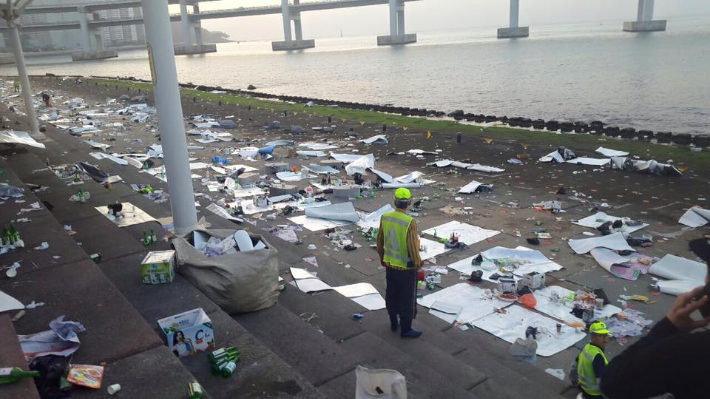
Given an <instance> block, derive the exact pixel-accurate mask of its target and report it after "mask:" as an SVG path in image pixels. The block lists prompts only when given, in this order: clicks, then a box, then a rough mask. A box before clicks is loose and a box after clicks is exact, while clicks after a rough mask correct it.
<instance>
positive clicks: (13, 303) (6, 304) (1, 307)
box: [0, 291, 25, 313]
mask: <svg viewBox="0 0 710 399" xmlns="http://www.w3.org/2000/svg"><path fill="white" fill-rule="evenodd" d="M24 308H25V305H23V304H22V302H20V301H18V300H17V299H15V298H13V297H11V296H10V295H8V294H6V293H4V292H2V291H0V313H2V312H7V311H8V310H20V309H24Z"/></svg>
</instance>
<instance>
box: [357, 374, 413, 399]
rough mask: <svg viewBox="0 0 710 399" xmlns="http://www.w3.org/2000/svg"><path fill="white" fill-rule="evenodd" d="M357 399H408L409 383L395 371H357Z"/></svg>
mask: <svg viewBox="0 0 710 399" xmlns="http://www.w3.org/2000/svg"><path fill="white" fill-rule="evenodd" d="M355 376H356V377H357V382H356V385H355V399H407V381H406V380H405V378H404V376H403V375H402V374H400V373H399V372H398V371H395V370H387V369H380V370H371V369H368V368H365V367H362V366H357V369H355Z"/></svg>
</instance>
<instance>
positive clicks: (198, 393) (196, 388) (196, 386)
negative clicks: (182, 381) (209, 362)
mask: <svg viewBox="0 0 710 399" xmlns="http://www.w3.org/2000/svg"><path fill="white" fill-rule="evenodd" d="M187 393H188V395H189V396H190V399H202V398H204V396H205V395H204V393H203V392H202V385H200V383H199V382H197V381H192V382H190V385H188V386H187Z"/></svg>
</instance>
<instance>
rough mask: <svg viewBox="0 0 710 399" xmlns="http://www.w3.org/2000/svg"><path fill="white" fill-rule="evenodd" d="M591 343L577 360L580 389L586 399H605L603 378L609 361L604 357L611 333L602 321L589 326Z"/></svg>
mask: <svg viewBox="0 0 710 399" xmlns="http://www.w3.org/2000/svg"><path fill="white" fill-rule="evenodd" d="M589 333H590V341H591V342H590V343H588V344H587V345H586V346H585V347H584V349H582V353H580V354H579V358H578V359H577V375H578V378H579V387H580V388H581V389H582V394H581V397H583V398H585V399H596V398H599V399H601V398H603V396H602V391H601V388H600V387H599V385H600V383H601V379H602V376H603V375H604V372H605V371H606V368H607V365H608V364H609V361H608V360H607V359H606V356H605V355H604V349H606V346H607V344H608V343H609V339H610V338H611V331H609V330H608V329H607V327H606V324H605V323H602V322H601V321H598V322H595V323H592V324H591V325H590V326H589Z"/></svg>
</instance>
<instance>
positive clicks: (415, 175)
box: [394, 171, 424, 183]
mask: <svg viewBox="0 0 710 399" xmlns="http://www.w3.org/2000/svg"><path fill="white" fill-rule="evenodd" d="M422 176H424V173H422V172H419V171H415V172H411V173H408V174H406V175H404V176H400V177H395V178H394V180H395V181H397V182H399V183H414V182H416V181H418V179H419V178H420V177H422Z"/></svg>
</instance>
